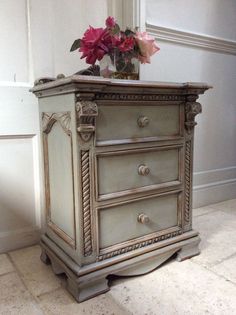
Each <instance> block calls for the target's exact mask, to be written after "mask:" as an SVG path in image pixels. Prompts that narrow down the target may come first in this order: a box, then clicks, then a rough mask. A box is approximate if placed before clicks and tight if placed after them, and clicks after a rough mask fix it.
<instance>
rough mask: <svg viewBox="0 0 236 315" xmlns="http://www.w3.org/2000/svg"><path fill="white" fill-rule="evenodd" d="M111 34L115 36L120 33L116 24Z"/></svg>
mask: <svg viewBox="0 0 236 315" xmlns="http://www.w3.org/2000/svg"><path fill="white" fill-rule="evenodd" d="M111 33H112V34H113V35H116V34H119V33H120V27H119V25H118V24H115V26H114V27H113V28H112V31H111Z"/></svg>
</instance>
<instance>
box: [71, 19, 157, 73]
mask: <svg viewBox="0 0 236 315" xmlns="http://www.w3.org/2000/svg"><path fill="white" fill-rule="evenodd" d="M77 49H79V52H81V53H82V56H81V59H82V58H86V59H85V60H86V63H88V64H91V65H94V64H95V63H96V61H100V62H101V61H103V63H102V62H101V63H100V68H101V75H102V76H104V77H118V78H123V77H124V78H127V74H129V73H135V72H136V70H137V66H135V63H136V65H137V62H141V63H150V57H151V56H152V55H153V54H154V53H156V52H157V51H158V50H159V47H158V46H157V45H156V42H155V40H154V38H152V37H151V36H149V35H148V34H147V33H146V32H139V31H137V30H135V31H132V30H131V29H129V28H126V29H125V31H122V30H120V27H119V25H118V24H117V23H116V21H115V19H114V18H113V17H111V16H109V17H108V18H107V19H106V27H105V28H102V27H101V28H94V27H92V26H90V27H89V29H87V30H86V32H85V33H84V35H83V38H82V39H77V40H75V41H74V43H73V45H72V47H71V51H74V50H77ZM104 60H105V61H104ZM120 74H121V77H120ZM128 78H130V77H128ZM131 78H135V79H137V77H132V76H131Z"/></svg>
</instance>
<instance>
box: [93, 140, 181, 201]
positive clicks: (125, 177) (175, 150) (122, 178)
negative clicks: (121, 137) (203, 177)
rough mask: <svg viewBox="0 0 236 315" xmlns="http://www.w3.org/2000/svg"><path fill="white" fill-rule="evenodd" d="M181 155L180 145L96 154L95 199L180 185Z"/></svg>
mask: <svg viewBox="0 0 236 315" xmlns="http://www.w3.org/2000/svg"><path fill="white" fill-rule="evenodd" d="M182 154H183V153H182V146H180V145H179V146H174V147H168V148H167V147H161V148H157V147H156V148H145V149H139V150H137V149H136V150H126V151H116V152H106V153H100V154H98V155H97V159H96V169H97V176H96V177H97V180H96V183H97V184H96V196H97V199H98V200H104V199H109V198H114V197H119V196H124V195H129V194H133V193H137V192H140V191H143V190H145V189H146V190H149V189H157V188H163V187H164V188H166V187H168V186H171V185H172V186H173V185H179V184H180V183H181V181H182V179H181V173H182V172H181V168H182V167H183V166H182V164H181V163H182V160H183V159H182Z"/></svg>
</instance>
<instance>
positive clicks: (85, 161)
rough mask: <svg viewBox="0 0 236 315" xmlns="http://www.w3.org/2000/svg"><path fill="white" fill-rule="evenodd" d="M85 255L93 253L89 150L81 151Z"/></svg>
mask: <svg viewBox="0 0 236 315" xmlns="http://www.w3.org/2000/svg"><path fill="white" fill-rule="evenodd" d="M81 172H82V173H81V175H82V207H83V209H82V210H83V239H84V255H85V256H89V255H91V254H92V227H91V206H90V171H89V150H87V151H81Z"/></svg>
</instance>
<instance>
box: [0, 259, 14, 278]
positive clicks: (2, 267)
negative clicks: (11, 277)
mask: <svg viewBox="0 0 236 315" xmlns="http://www.w3.org/2000/svg"><path fill="white" fill-rule="evenodd" d="M11 271H14V267H13V265H12V263H11V262H10V260H9V258H8V257H7V255H6V254H1V255H0V275H3V274H5V273H8V272H11Z"/></svg>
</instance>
